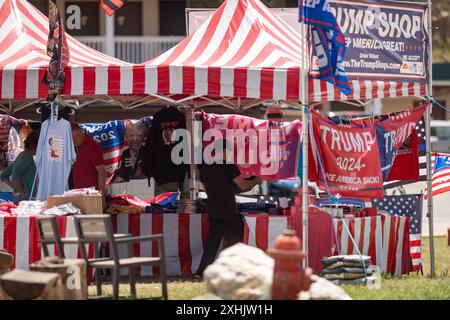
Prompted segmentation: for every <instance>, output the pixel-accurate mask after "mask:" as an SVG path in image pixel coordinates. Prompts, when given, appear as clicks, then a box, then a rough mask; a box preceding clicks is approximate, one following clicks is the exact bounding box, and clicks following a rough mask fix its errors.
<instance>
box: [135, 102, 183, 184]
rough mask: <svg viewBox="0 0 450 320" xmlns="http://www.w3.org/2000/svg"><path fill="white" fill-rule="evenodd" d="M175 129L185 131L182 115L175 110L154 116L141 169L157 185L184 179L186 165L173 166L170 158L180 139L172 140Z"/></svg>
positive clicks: (168, 108) (162, 111) (167, 110)
mask: <svg viewBox="0 0 450 320" xmlns="http://www.w3.org/2000/svg"><path fill="white" fill-rule="evenodd" d="M176 129H186V119H185V117H184V114H183V113H182V112H181V111H179V110H178V109H177V108H175V107H167V108H163V109H161V110H160V111H158V112H156V113H155V114H154V116H153V121H152V126H151V127H150V130H149V131H148V134H147V143H146V145H145V147H144V155H143V160H142V164H141V167H142V171H143V172H144V174H146V175H147V177H149V178H150V177H153V178H154V179H155V181H156V183H157V184H158V185H161V184H164V183H169V182H183V181H184V179H185V177H186V173H187V170H188V164H183V163H182V164H174V163H173V161H172V157H171V154H172V150H173V148H174V147H175V146H176V145H177V144H178V143H180V142H181V139H180V140H179V141H174V140H173V138H174V135H173V132H174V130H176ZM180 156H183V155H182V154H180Z"/></svg>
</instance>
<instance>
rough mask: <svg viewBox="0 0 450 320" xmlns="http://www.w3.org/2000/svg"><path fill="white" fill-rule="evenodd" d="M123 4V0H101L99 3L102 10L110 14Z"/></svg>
mask: <svg viewBox="0 0 450 320" xmlns="http://www.w3.org/2000/svg"><path fill="white" fill-rule="evenodd" d="M124 4H125V0H102V1H101V3H100V5H101V7H102V9H103V10H105V12H106V13H107V14H108V15H109V16H112V15H113V14H114V13H115V12H116V10H118V9H120V8H122V7H123V5H124Z"/></svg>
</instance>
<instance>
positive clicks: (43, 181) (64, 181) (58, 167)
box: [36, 119, 76, 200]
mask: <svg viewBox="0 0 450 320" xmlns="http://www.w3.org/2000/svg"><path fill="white" fill-rule="evenodd" d="M75 159H76V153H75V147H74V145H73V140H72V129H71V127H70V123H69V122H68V121H67V120H65V119H60V120H58V121H52V120H46V121H44V123H43V124H42V127H41V133H40V136H39V143H38V147H37V153H36V162H37V163H36V166H37V170H38V177H39V186H38V194H37V199H38V200H46V199H47V196H51V195H62V194H63V193H64V191H67V189H68V187H69V175H70V170H71V167H72V164H73V163H74V162H75Z"/></svg>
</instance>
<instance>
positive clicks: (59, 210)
mask: <svg viewBox="0 0 450 320" xmlns="http://www.w3.org/2000/svg"><path fill="white" fill-rule="evenodd" d="M43 214H45V215H54V216H68V215H72V214H81V210H80V209H79V208H77V207H76V206H75V205H74V204H73V203H72V202H69V203H65V204H60V205H59V206H56V207H53V208H50V209H47V210H45V211H44V212H43Z"/></svg>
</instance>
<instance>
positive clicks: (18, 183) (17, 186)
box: [13, 179, 28, 199]
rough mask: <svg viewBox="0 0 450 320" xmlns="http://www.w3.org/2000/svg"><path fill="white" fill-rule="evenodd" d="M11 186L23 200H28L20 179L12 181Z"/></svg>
mask: <svg viewBox="0 0 450 320" xmlns="http://www.w3.org/2000/svg"><path fill="white" fill-rule="evenodd" d="M13 184H14V186H15V189H16V190H18V191H19V192H20V195H21V196H22V197H23V198H24V199H28V196H27V193H26V192H25V188H24V187H23V184H22V181H21V180H20V179H17V180H14V181H13Z"/></svg>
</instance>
